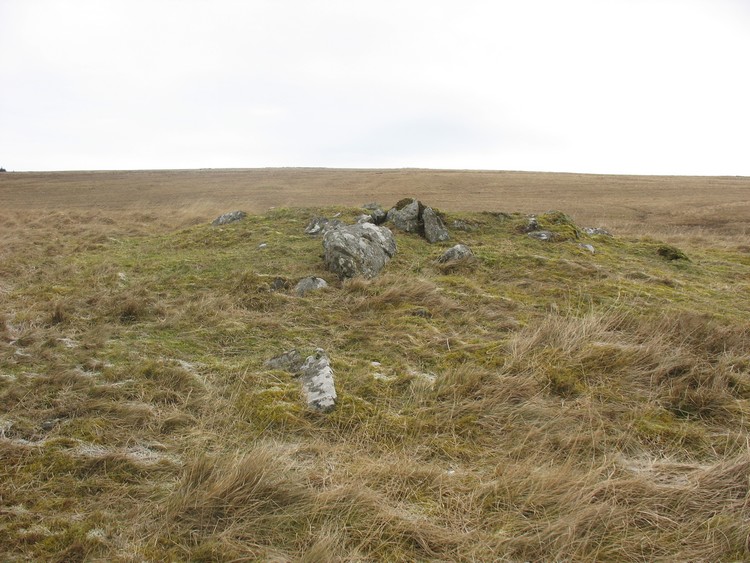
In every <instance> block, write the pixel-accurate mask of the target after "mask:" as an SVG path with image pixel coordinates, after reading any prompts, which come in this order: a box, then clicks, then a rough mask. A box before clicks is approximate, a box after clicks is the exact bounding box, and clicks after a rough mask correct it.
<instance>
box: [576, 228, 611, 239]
mask: <svg viewBox="0 0 750 563" xmlns="http://www.w3.org/2000/svg"><path fill="white" fill-rule="evenodd" d="M581 230H582V231H583V232H584V233H586V234H587V235H602V236H605V237H611V236H612V233H610V232H609V231H608V230H607V229H603V228H601V227H583V228H582V229H581Z"/></svg>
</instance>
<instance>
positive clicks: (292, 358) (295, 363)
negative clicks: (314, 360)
mask: <svg viewBox="0 0 750 563" xmlns="http://www.w3.org/2000/svg"><path fill="white" fill-rule="evenodd" d="M302 364H303V361H302V356H300V353H299V352H297V350H289V351H288V352H284V353H283V354H279V355H278V356H275V357H273V358H271V359H270V360H268V361H267V362H266V367H267V368H268V369H279V370H283V371H288V372H290V373H299V372H300V370H301V369H302Z"/></svg>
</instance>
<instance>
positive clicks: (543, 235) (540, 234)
mask: <svg viewBox="0 0 750 563" xmlns="http://www.w3.org/2000/svg"><path fill="white" fill-rule="evenodd" d="M528 236H530V237H531V238H535V239H537V240H543V241H550V240H552V239H553V238H555V234H554V233H553V232H551V231H533V232H531V233H528Z"/></svg>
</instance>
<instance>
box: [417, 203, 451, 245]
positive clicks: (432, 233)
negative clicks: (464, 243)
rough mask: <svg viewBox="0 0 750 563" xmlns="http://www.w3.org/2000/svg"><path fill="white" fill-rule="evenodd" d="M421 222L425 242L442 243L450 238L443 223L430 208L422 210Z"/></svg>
mask: <svg viewBox="0 0 750 563" xmlns="http://www.w3.org/2000/svg"><path fill="white" fill-rule="evenodd" d="M422 222H423V223H424V237H425V238H426V239H427V242H430V243H434V242H443V241H446V240H448V239H449V238H451V237H450V235H449V234H448V229H446V228H445V223H443V220H442V219H441V218H440V217H439V216H438V214H437V213H435V211H433V209H432V207H425V208H424V211H423V212H422Z"/></svg>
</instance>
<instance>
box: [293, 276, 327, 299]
mask: <svg viewBox="0 0 750 563" xmlns="http://www.w3.org/2000/svg"><path fill="white" fill-rule="evenodd" d="M325 287H328V283H327V282H326V280H324V279H323V278H316V277H315V276H309V277H307V278H302V279H301V280H300V281H299V282H298V283H297V285H296V286H294V291H295V293H296V294H297V295H299V296H300V297H302V296H304V295H305V294H306V293H307V292H308V291H316V290H318V289H323V288H325Z"/></svg>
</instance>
